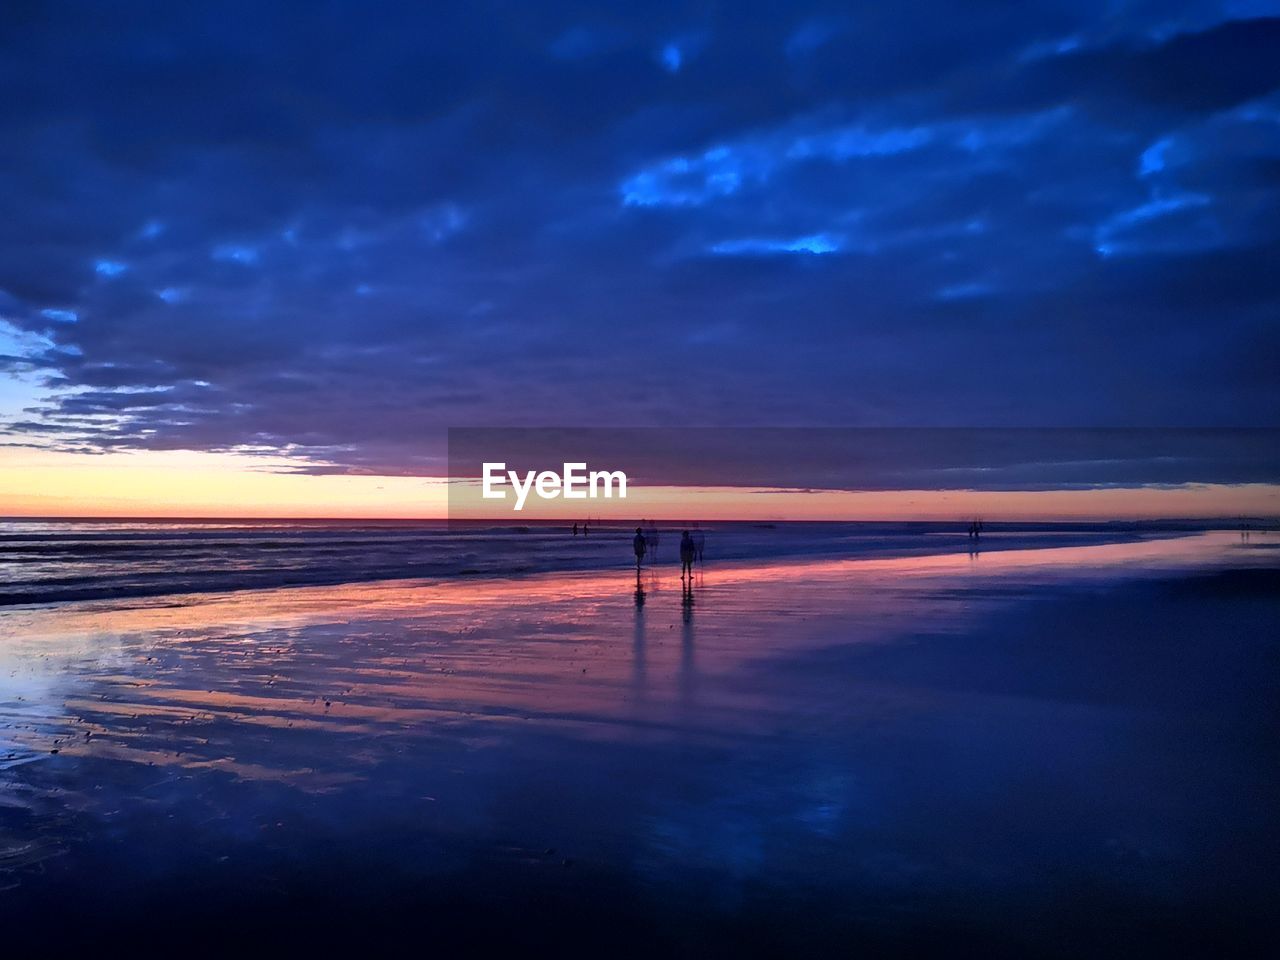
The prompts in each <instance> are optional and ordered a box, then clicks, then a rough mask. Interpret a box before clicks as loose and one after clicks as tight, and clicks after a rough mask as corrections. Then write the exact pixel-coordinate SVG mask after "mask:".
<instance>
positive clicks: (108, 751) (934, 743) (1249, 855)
mask: <svg viewBox="0 0 1280 960" xmlns="http://www.w3.org/2000/svg"><path fill="white" fill-rule="evenodd" d="M1273 557H1274V550H1273V548H1272V545H1271V543H1270V541H1269V540H1268V539H1267V538H1265V537H1259V538H1257V540H1255V542H1253V543H1250V544H1247V545H1246V544H1244V543H1241V542H1240V541H1239V540H1238V538H1236V537H1233V536H1229V535H1222V534H1209V535H1204V536H1193V537H1186V538H1181V539H1159V540H1136V541H1132V542H1125V543H1115V544H1095V545H1077V546H1066V547H1060V548H1056V549H1047V548H1040V549H1029V550H1005V551H995V552H991V553H979V554H978V555H976V556H971V555H969V554H968V553H967V552H965V553H961V554H930V555H921V556H908V557H891V558H869V559H861V560H846V559H839V558H831V557H823V558H817V559H811V560H805V561H801V560H798V559H796V558H792V559H789V560H788V561H786V562H773V561H769V562H750V563H738V564H734V563H721V564H718V565H714V566H713V565H710V564H708V566H707V568H706V570H705V571H704V572H703V573H701V574H700V575H699V576H698V578H697V581H696V583H695V584H694V586H693V589H692V591H691V592H689V591H685V590H683V589H682V588H681V584H680V582H679V580H678V577H677V576H676V574H675V571H674V568H667V567H663V566H658V567H655V568H651V569H647V570H645V571H644V572H642V574H641V576H640V577H639V578H638V580H637V578H636V577H635V575H634V574H632V573H630V572H627V571H605V572H593V573H585V572H584V573H575V574H538V575H531V576H525V577H519V578H514V579H504V578H484V577H474V578H461V579H459V578H454V579H452V580H449V579H445V580H441V581H393V582H382V583H367V584H353V585H346V586H326V587H311V588H298V589H274V590H265V591H238V592H234V593H230V594H226V595H209V596H203V597H200V596H196V597H192V596H187V597H161V598H156V599H153V600H137V599H135V600H131V601H127V602H117V601H88V602H83V603H73V604H63V605H56V606H47V607H38V608H36V607H25V608H24V607H10V608H9V609H7V610H6V611H3V612H0V924H2V925H3V930H4V936H5V943H6V945H7V946H9V947H10V948H11V949H13V950H21V951H23V954H24V955H29V954H30V953H31V952H32V951H38V950H39V951H44V952H45V953H54V954H56V953H57V952H58V951H60V950H63V949H66V948H68V947H76V948H78V949H79V950H80V951H81V952H85V951H90V950H92V951H94V952H101V951H103V950H117V949H119V950H127V951H128V952H130V953H164V954H165V955H172V954H174V953H188V952H197V953H199V952H201V951H203V950H207V949H211V948H212V947H216V948H218V950H219V951H220V952H221V954H222V955H226V952H227V951H232V950H234V951H236V952H237V953H243V952H250V953H255V952H261V951H264V950H269V951H271V952H272V953H275V954H283V955H288V956H293V955H298V956H316V955H324V956H332V955H334V954H338V953H352V954H354V953H357V952H359V954H360V955H368V954H370V953H372V954H373V955H382V954H384V953H390V952H395V953H411V954H437V953H442V954H444V955H447V956H454V955H474V954H476V953H478V952H484V953H486V954H487V953H488V952H489V951H492V950H494V949H499V950H503V951H505V952H507V953H516V954H526V953H536V954H537V955H544V954H545V955H553V956H563V955H575V956H620V955H627V956H632V955H639V956H654V955H662V956H669V955H676V956H696V957H703V956H757V955H770V956H811V955H813V956H850V955H873V956H877V955H932V956H941V955H945V956H954V955H982V956H1008V957H1025V956H1061V957H1077V956H1126V957H1131V956H1134V955H1139V956H1142V955H1158V956H1250V955H1258V956H1265V955H1268V953H1267V952H1266V951H1265V949H1262V948H1265V946H1266V945H1267V944H1269V943H1270V942H1272V941H1271V938H1273V936H1274V934H1275V932H1276V930H1275V927H1276V920H1275V911H1274V904H1275V902H1276V900H1277V896H1278V895H1280V881H1278V879H1277V874H1276V871H1275V864H1276V863H1277V862H1280V826H1278V822H1280V821H1278V818H1277V814H1276V811H1277V809H1280V780H1278V778H1277V776H1276V773H1275V758H1276V756H1277V750H1278V748H1280V734H1278V733H1277V731H1280V723H1277V720H1280V716H1277V706H1276V705H1277V703H1278V702H1280V649H1278V648H1277V646H1276V643H1275V629H1274V627H1275V624H1276V623H1277V622H1280V572H1278V571H1277V570H1276V569H1275V561H1274V559H1273ZM55 751H56V752H55Z"/></svg>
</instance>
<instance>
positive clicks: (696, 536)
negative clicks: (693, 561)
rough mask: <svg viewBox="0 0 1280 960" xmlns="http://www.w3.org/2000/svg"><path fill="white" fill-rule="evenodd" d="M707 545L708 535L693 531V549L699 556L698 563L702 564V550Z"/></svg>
mask: <svg viewBox="0 0 1280 960" xmlns="http://www.w3.org/2000/svg"><path fill="white" fill-rule="evenodd" d="M706 545H707V535H706V534H705V533H703V532H702V531H701V530H694V531H693V549H694V552H695V553H696V554H697V557H698V563H702V548H703V547H705V546H706Z"/></svg>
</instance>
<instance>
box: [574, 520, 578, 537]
mask: <svg viewBox="0 0 1280 960" xmlns="http://www.w3.org/2000/svg"><path fill="white" fill-rule="evenodd" d="M573 535H574V536H575V537H576V536H577V535H578V525H577V524H576V523H575V524H574V525H573Z"/></svg>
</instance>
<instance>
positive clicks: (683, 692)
mask: <svg viewBox="0 0 1280 960" xmlns="http://www.w3.org/2000/svg"><path fill="white" fill-rule="evenodd" d="M681 586H682V590H681V597H680V620H681V626H680V703H681V704H683V705H684V706H685V707H691V706H693V703H694V699H695V694H696V687H697V670H696V669H695V666H694V662H693V652H694V648H693V639H694V638H693V584H692V583H689V584H688V585H687V586H686V585H684V584H682V585H681Z"/></svg>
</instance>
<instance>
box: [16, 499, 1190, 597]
mask: <svg viewBox="0 0 1280 960" xmlns="http://www.w3.org/2000/svg"><path fill="white" fill-rule="evenodd" d="M699 529H700V530H701V532H702V534H703V535H704V536H705V537H706V538H707V542H708V544H709V546H710V556H711V558H712V559H713V560H742V559H768V558H773V557H786V556H892V555H905V554H925V553H943V552H950V551H954V550H960V549H967V548H968V545H969V540H968V538H967V536H966V535H965V533H964V524H963V523H947V524H942V523H914V524H913V523H831V524H821V523H783V524H776V525H774V524H733V523H721V524H703V525H701V527H700V528H699ZM1161 532H1162V531H1159V530H1158V529H1153V528H1151V527H1144V528H1141V529H1139V528H1136V527H1134V526H1132V525H1122V524H1116V525H1103V526H1097V525H1094V526H1089V525H1084V524H1054V525H1046V524H1039V525H1036V524H993V525H991V526H990V527H989V528H988V530H987V531H986V534H985V536H984V538H983V542H982V547H983V549H984V550H988V551H990V550H997V549H1011V548H1020V547H1034V546H1042V545H1071V544H1085V543H1101V542H1116V541H1124V540H1131V539H1136V538H1140V537H1150V536H1156V535H1160V534H1161ZM1163 532H1164V533H1166V534H1167V532H1168V531H1163ZM659 534H660V539H659V543H658V555H657V560H658V562H662V561H663V560H665V561H668V562H671V563H675V562H677V554H676V551H677V543H678V542H679V538H680V530H679V529H678V528H670V527H664V528H660V530H659ZM633 535H634V530H633V528H632V527H629V526H621V525H613V526H607V525H606V526H600V525H597V526H596V527H594V528H593V529H592V531H591V533H590V534H588V535H584V536H576V537H575V536H574V535H573V534H572V533H571V530H570V529H569V528H566V527H563V526H548V525H533V526H501V527H495V526H487V525H479V524H454V525H449V524H447V523H442V522H426V521H424V522H341V521H251V522H245V521H240V522H234V523H218V522H168V521H32V520H8V521H0V606H3V605H6V604H28V603H54V602H60V601H66V600H85V599H102V598H125V597H147V596H162V595H165V594H173V593H206V592H218V591H227V590H244V589H253V588H267V587H279V586H301V585H314V584H336V583H351V582H362V581H370V580H383V579H404V578H415V577H454V576H478V575H482V576H495V575H509V574H519V573H536V572H545V571H552V570H583V569H602V568H610V567H625V566H629V565H630V564H631V563H632V553H631V537H632V536H633Z"/></svg>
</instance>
